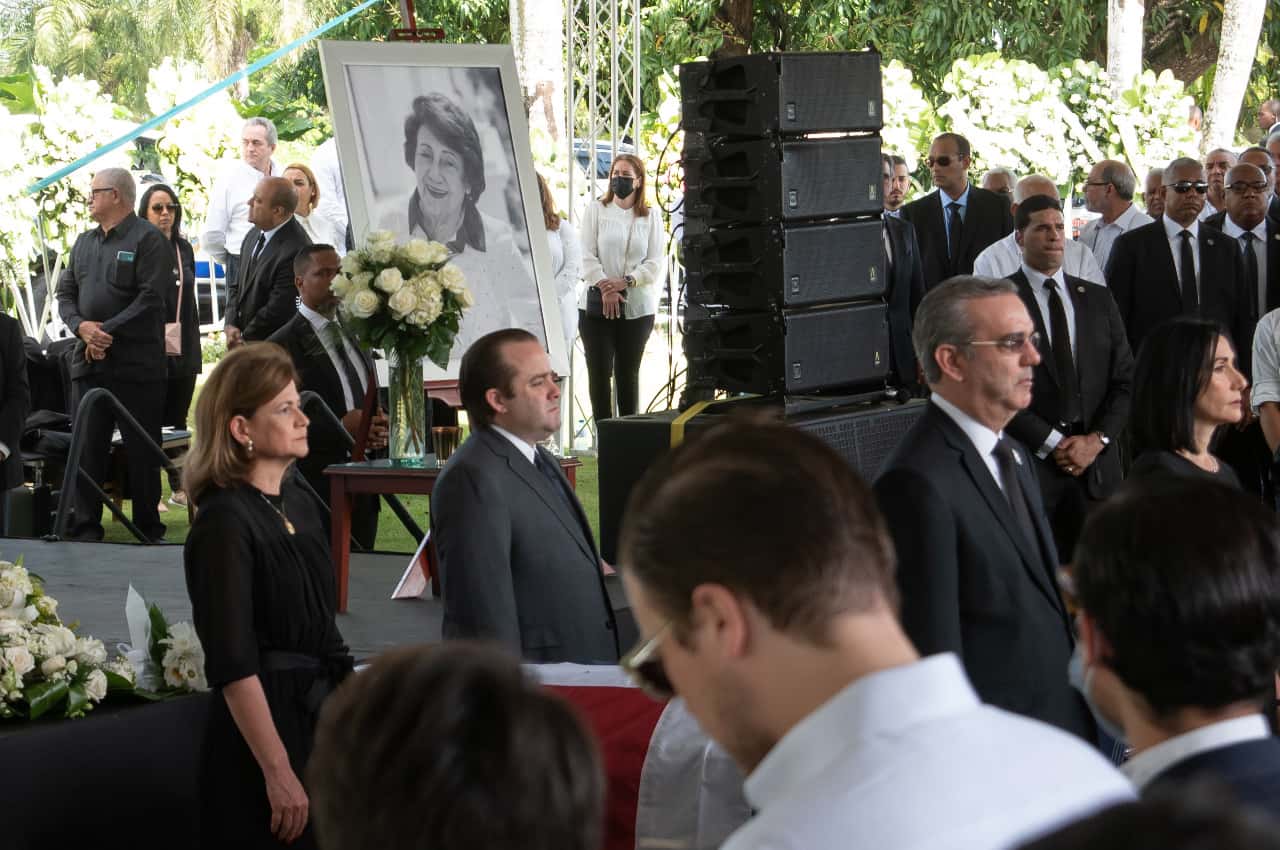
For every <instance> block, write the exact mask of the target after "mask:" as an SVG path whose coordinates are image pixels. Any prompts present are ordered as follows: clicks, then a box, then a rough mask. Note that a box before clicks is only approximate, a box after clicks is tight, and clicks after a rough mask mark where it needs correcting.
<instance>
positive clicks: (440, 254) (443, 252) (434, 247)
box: [426, 242, 449, 266]
mask: <svg viewBox="0 0 1280 850" xmlns="http://www.w3.org/2000/svg"><path fill="white" fill-rule="evenodd" d="M447 259H449V249H448V248H446V247H445V246H444V245H442V244H441V243H439V242H428V243H427V259H426V263H427V265H431V266H436V265H439V264H440V263H443V262H444V261H445V260H447Z"/></svg>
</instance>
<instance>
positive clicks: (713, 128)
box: [680, 51, 889, 399]
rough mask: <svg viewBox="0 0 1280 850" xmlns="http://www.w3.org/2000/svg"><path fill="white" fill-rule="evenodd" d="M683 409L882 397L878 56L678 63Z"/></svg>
mask: <svg viewBox="0 0 1280 850" xmlns="http://www.w3.org/2000/svg"><path fill="white" fill-rule="evenodd" d="M680 90H681V98H682V101H683V127H684V130H685V144H684V153H683V164H684V173H685V198H684V212H685V222H684V236H683V242H682V248H683V254H684V260H685V282H686V290H685V299H686V312H685V322H684V351H685V357H686V360H687V361H688V364H689V371H688V376H689V377H688V392H687V394H686V398H690V399H693V398H707V397H710V395H711V394H712V393H714V391H715V390H717V389H720V390H727V391H729V392H746V393H757V394H760V395H770V396H780V397H790V396H799V395H806V396H807V395H814V394H821V393H843V394H850V393H859V392H866V391H877V390H879V391H883V390H884V389H885V386H886V382H887V379H888V375H889V331H888V320H887V308H886V305H885V300H884V297H885V287H886V280H885V273H886V272H885V270H886V263H885V256H884V237H883V235H882V234H883V226H882V224H881V221H880V212H881V209H882V206H883V199H882V198H881V185H882V182H881V170H880V136H879V131H880V128H881V125H882V122H883V105H882V97H881V85H880V55H879V54H878V53H876V52H874V51H863V52H840V53H762V54H755V55H750V56H742V57H736V58H732V59H718V60H713V61H704V62H690V63H686V64H684V65H681V66H680Z"/></svg>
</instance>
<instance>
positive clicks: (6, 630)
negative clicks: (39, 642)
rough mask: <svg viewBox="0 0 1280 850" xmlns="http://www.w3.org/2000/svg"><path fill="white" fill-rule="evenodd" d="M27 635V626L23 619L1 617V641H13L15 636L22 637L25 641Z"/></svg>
mask: <svg viewBox="0 0 1280 850" xmlns="http://www.w3.org/2000/svg"><path fill="white" fill-rule="evenodd" d="M26 635H27V627H26V626H24V625H23V624H22V621H21V620H16V619H14V618H12V617H0V643H12V642H13V639H14V638H22V639H23V640H24V641H25V639H26Z"/></svg>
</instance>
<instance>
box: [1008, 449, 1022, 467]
mask: <svg viewBox="0 0 1280 850" xmlns="http://www.w3.org/2000/svg"><path fill="white" fill-rule="evenodd" d="M1009 454H1011V455H1013V461H1014V463H1016V464H1018V466H1022V455H1020V454H1018V451H1017V450H1016V449H1011V450H1010V451H1009Z"/></svg>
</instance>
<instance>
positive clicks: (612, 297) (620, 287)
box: [596, 277, 627, 319]
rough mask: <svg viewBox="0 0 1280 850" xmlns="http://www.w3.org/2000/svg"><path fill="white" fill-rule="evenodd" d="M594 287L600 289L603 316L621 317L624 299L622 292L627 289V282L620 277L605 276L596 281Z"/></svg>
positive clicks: (607, 317)
mask: <svg viewBox="0 0 1280 850" xmlns="http://www.w3.org/2000/svg"><path fill="white" fill-rule="evenodd" d="M596 288H597V289H599V290H600V295H601V299H600V300H601V307H602V309H603V312H604V317H605V318H606V319H620V318H622V302H623V301H625V300H626V297H625V296H624V295H623V293H625V292H626V291H627V282H626V281H625V280H623V279H622V278H620V277H606V278H605V279H604V280H601V281H598V282H597V283H596Z"/></svg>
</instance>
